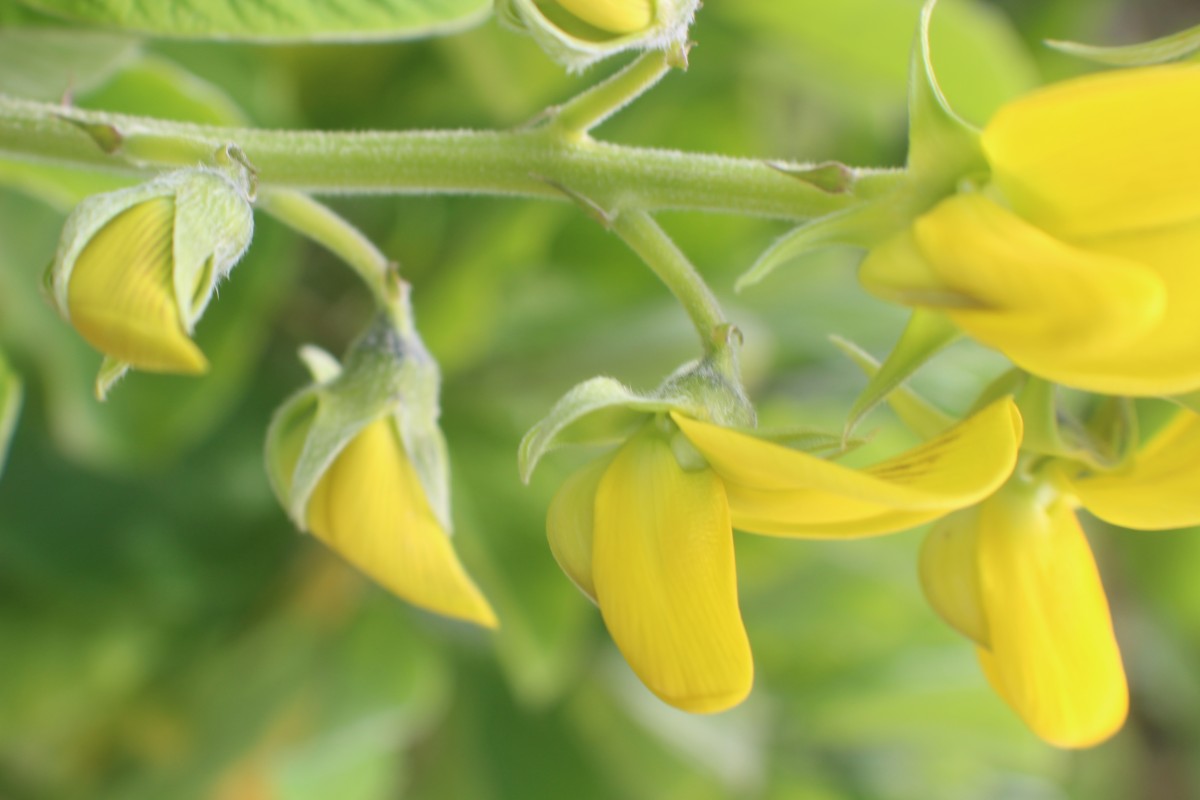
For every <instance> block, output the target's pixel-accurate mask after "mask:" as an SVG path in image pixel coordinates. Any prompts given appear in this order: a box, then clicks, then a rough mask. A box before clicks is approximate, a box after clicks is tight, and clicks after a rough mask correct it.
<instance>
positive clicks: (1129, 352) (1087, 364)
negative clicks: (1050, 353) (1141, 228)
mask: <svg viewBox="0 0 1200 800" xmlns="http://www.w3.org/2000/svg"><path fill="white" fill-rule="evenodd" d="M1082 246H1085V247H1087V248H1088V249H1089V250H1091V251H1094V252H1098V253H1104V254H1107V255H1113V256H1116V257H1118V258H1126V259H1130V260H1135V259H1136V260H1137V261H1138V262H1139V263H1140V264H1142V265H1143V266H1145V267H1147V268H1148V269H1150V270H1151V271H1153V272H1154V273H1155V274H1156V275H1157V276H1158V278H1159V279H1160V280H1161V281H1162V283H1163V285H1164V286H1165V287H1166V291H1167V304H1166V308H1165V311H1164V313H1163V314H1162V316H1161V318H1160V319H1159V321H1158V322H1157V323H1156V324H1155V325H1154V326H1153V327H1151V328H1150V329H1149V330H1148V331H1147V332H1146V333H1145V334H1144V335H1143V336H1141V337H1139V338H1138V339H1137V341H1135V342H1133V343H1131V344H1130V345H1128V346H1125V347H1122V348H1119V349H1117V348H1114V349H1113V350H1112V351H1111V352H1107V353H1100V354H1097V355H1095V356H1094V357H1091V358H1087V359H1080V360H1079V361H1078V362H1077V363H1075V364H1073V365H1071V366H1070V368H1069V369H1064V370H1062V372H1061V373H1060V374H1059V375H1058V376H1057V377H1056V378H1055V379H1056V380H1059V381H1060V382H1062V383H1066V384H1069V385H1072V386H1077V387H1079V388H1083V389H1089V390H1091V391H1096V392H1102V393H1105V394H1121V395H1127V396H1139V397H1141V396H1153V395H1172V394H1183V393H1185V392H1189V391H1194V390H1196V389H1198V388H1200V270H1198V269H1196V264H1197V263H1200V223H1188V224H1185V225H1177V226H1174V227H1169V228H1161V229H1157V230H1153V231H1147V232H1142V233H1136V234H1123V235H1119V236H1107V237H1104V238H1101V239H1092V240H1088V241H1087V242H1086V243H1084V244H1083V245H1082Z"/></svg>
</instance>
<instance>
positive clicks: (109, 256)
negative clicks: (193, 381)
mask: <svg viewBox="0 0 1200 800" xmlns="http://www.w3.org/2000/svg"><path fill="white" fill-rule="evenodd" d="M253 230H254V217H253V213H252V210H251V206H250V200H249V197H248V190H247V185H246V182H245V180H244V176H243V175H240V174H236V173H231V172H225V171H218V170H215V169H207V168H197V169H186V170H179V171H177V172H172V173H169V174H167V175H163V176H161V177H159V178H156V179H154V180H152V181H149V182H147V183H144V184H142V185H140V186H134V187H130V188H128V189H122V190H119V191H116V192H110V193H107V194H101V195H95V196H93V197H89V198H88V199H86V200H84V201H83V202H82V203H80V204H79V205H78V206H77V207H76V208H75V210H74V211H73V212H72V213H71V215H70V217H68V219H67V222H66V225H65V226H64V228H63V233H62V237H61V239H60V241H59V246H58V251H57V253H56V254H55V258H54V263H53V264H52V266H51V268H50V273H49V276H48V279H49V283H50V288H51V291H52V294H53V300H54V303H55V305H56V306H57V307H58V310H59V312H60V313H61V314H62V315H63V317H65V318H66V319H67V320H68V321H69V322H71V324H72V325H74V327H75V329H76V330H77V331H79V334H80V335H81V336H82V337H83V338H84V339H85V340H86V341H87V342H88V343H89V344H91V345H92V346H93V347H95V348H96V349H97V350H99V351H101V352H102V353H104V354H105V355H106V356H108V358H109V360H110V361H111V362H115V363H119V364H121V365H122V367H135V368H137V369H143V370H147V371H150V372H169V373H183V374H197V373H201V372H204V371H205V370H206V369H207V368H208V362H207V360H206V359H205V358H204V354H203V353H202V352H201V351H200V349H199V348H198V347H197V346H196V344H195V343H194V342H193V341H192V340H191V333H192V331H193V329H194V327H195V323H196V321H197V320H198V319H199V318H200V316H201V315H202V314H203V313H204V309H205V307H206V306H207V305H208V302H209V300H210V299H211V297H212V295H213V290H214V288H215V287H216V285H217V282H218V281H219V280H220V279H221V278H223V277H225V276H226V275H228V274H229V272H230V270H231V269H232V268H233V266H234V264H236V263H237V261H238V260H239V259H240V258H241V257H242V254H243V253H244V252H245V251H246V248H247V247H248V246H249V244H250V239H251V235H252V233H253ZM123 371H124V370H123V368H118V369H116V370H113V369H108V370H106V372H109V373H113V372H116V373H119V372H123Z"/></svg>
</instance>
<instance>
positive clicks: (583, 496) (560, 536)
mask: <svg viewBox="0 0 1200 800" xmlns="http://www.w3.org/2000/svg"><path fill="white" fill-rule="evenodd" d="M608 465H609V460H608V459H607V458H600V459H597V460H595V461H593V462H592V463H590V464H588V465H587V466H585V467H583V468H582V469H580V470H577V471H576V472H575V473H574V474H572V475H571V476H570V477H569V478H567V479H566V480H565V481H564V482H563V485H562V486H561V487H560V488H559V490H558V493H557V494H555V495H554V499H553V500H551V501H550V509H549V510H548V511H547V512H546V536H547V538H548V539H549V540H550V552H551V553H553V554H554V560H555V561H557V562H558V566H559V567H561V568H562V571H563V572H565V573H566V574H567V577H568V578H570V579H571V581H572V583H574V584H575V585H576V586H578V587H579V590H580V591H582V592H583V593H584V594H586V595H587V596H588V597H589V598H591V600H592V602H595V601H596V587H595V586H594V585H593V583H592V541H593V539H594V537H593V530H594V522H595V509H596V490H597V488H599V486H600V479H601V478H602V477H603V476H604V472H605V471H606V470H607V469H608Z"/></svg>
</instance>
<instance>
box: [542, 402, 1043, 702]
mask: <svg viewBox="0 0 1200 800" xmlns="http://www.w3.org/2000/svg"><path fill="white" fill-rule="evenodd" d="M1020 438H1021V420H1020V416H1019V415H1018V414H1017V412H1016V407H1015V405H1014V404H1013V403H1012V401H1011V400H1009V399H1007V398H1006V399H1004V400H1000V401H997V402H995V403H993V404H992V405H990V406H988V407H987V408H985V409H983V410H982V411H980V412H979V413H977V414H975V415H974V416H972V417H970V418H968V419H967V420H964V421H963V422H961V423H959V424H958V425H956V426H954V427H953V428H951V429H949V430H947V431H946V432H945V433H943V434H942V435H940V436H938V437H936V438H934V439H932V440H930V441H929V442H926V443H925V444H923V445H921V446H919V447H916V448H914V449H912V450H910V451H908V452H906V453H903V454H901V455H899V456H897V457H895V458H893V459H890V460H888V461H884V462H882V463H880V464H877V465H875V466H873V467H870V468H868V469H865V470H861V471H859V470H854V469H851V468H849V467H845V466H842V465H839V464H834V463H831V462H828V461H824V460H822V459H820V458H816V457H814V456H811V455H808V454H806V453H802V452H797V451H794V450H790V449H788V448H786V447H783V446H781V445H777V444H774V443H771V442H767V441H764V440H762V439H758V438H756V437H754V436H751V435H748V434H745V433H740V432H738V431H735V430H732V429H729V428H723V427H720V426H717V425H713V424H710V423H707V422H702V421H700V420H697V419H693V418H690V417H687V416H684V415H683V414H681V413H680V412H678V411H673V412H671V413H670V414H669V415H663V416H660V417H659V418H658V419H655V420H652V421H650V422H648V423H647V424H646V425H645V426H644V427H642V428H641V430H640V431H639V432H637V433H636V434H634V435H633V436H632V437H631V438H630V439H628V440H627V441H626V442H625V443H624V445H622V446H621V447H620V448H619V449H618V450H617V451H616V453H615V454H614V455H612V456H611V457H609V458H607V459H602V460H600V461H597V462H594V463H592V464H590V465H588V466H586V467H585V468H584V469H582V470H581V471H579V472H577V473H576V474H575V475H573V476H572V477H571V478H569V479H568V480H567V482H566V483H565V484H564V485H563V487H562V488H561V489H560V490H559V493H558V495H557V496H556V497H555V499H554V501H553V502H552V504H551V506H550V510H549V513H548V518H547V532H548V535H549V540H550V547H551V550H552V551H553V552H554V555H555V558H556V559H557V560H558V562H559V564H560V566H562V568H563V570H564V571H565V572H566V573H567V575H568V576H570V578H571V579H572V580H573V581H574V582H575V583H576V585H577V586H579V588H580V589H582V590H583V591H584V592H585V593H586V594H587V595H588V596H589V597H591V598H592V599H593V600H594V601H595V602H596V603H597V605H599V607H600V611H601V614H602V615H603V617H604V622H605V624H606V625H607V627H608V629H609V632H610V633H611V634H612V637H613V640H614V641H615V642H616V644H617V646H618V647H619V648H620V650H621V652H622V653H623V654H624V656H625V658H626V660H627V661H628V662H629V665H630V667H632V669H633V671H634V672H635V673H636V674H637V675H638V677H639V678H641V680H642V681H643V683H645V684H646V686H647V687H649V688H650V690H651V691H653V692H654V693H655V694H657V695H658V696H659V697H660V698H662V699H663V700H664V701H666V702H667V703H669V704H671V705H673V706H675V707H677V708H681V709H684V710H686V711H692V712H698V713H707V712H715V711H722V710H724V709H727V708H729V707H731V706H733V705H736V704H737V703H739V702H740V701H741V700H742V699H743V698H744V697H745V696H746V694H747V693H748V692H749V691H750V687H751V684H752V682H753V673H754V668H753V662H752V658H751V654H750V645H749V642H748V640H747V637H746V632H745V629H744V627H743V625H742V619H741V615H740V613H739V610H738V600H737V585H736V574H735V570H734V555H733V528H735V527H736V528H741V529H743V530H747V531H750V532H754V533H764V534H768V535H774V536H797V537H808V538H820V537H825V538H846V537H855V536H869V535H875V534H882V533H889V532H892V531H897V530H903V529H905V528H909V527H912V526H914V525H918V524H920V523H923V522H927V521H929V520H932V519H936V518H938V517H941V516H943V515H945V514H948V513H950V512H952V511H954V510H957V509H960V508H964V507H966V506H969V505H972V504H974V503H977V502H979V501H980V500H982V499H983V498H985V497H987V496H988V495H989V494H991V493H992V492H993V491H995V490H996V488H997V487H998V486H1000V485H1001V484H1002V483H1003V482H1004V481H1005V480H1006V479H1007V477H1008V476H1009V474H1010V473H1011V472H1012V469H1013V466H1014V464H1015V462H1016V456H1017V449H1018V445H1019V442H1020Z"/></svg>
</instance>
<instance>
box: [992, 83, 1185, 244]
mask: <svg viewBox="0 0 1200 800" xmlns="http://www.w3.org/2000/svg"><path fill="white" fill-rule="evenodd" d="M1197 131H1200V66H1197V65H1194V64H1186V65H1185V64H1178V65H1167V66H1156V67H1146V68H1142V69H1125V70H1114V71H1111V72H1103V73H1099V74H1096V75H1089V76H1087V77H1083V78H1077V79H1075V80H1070V81H1064V82H1062V83H1058V84H1055V85H1053V86H1049V87H1046V88H1045V89H1042V90H1040V91H1037V92H1033V93H1031V94H1028V95H1025V96H1024V97H1022V98H1020V99H1018V100H1016V101H1014V102H1012V103H1009V104H1008V105H1006V106H1005V107H1004V108H1002V109H1001V110H1000V111H999V112H998V113H997V114H996V116H995V117H994V118H993V119H992V120H991V122H990V123H989V124H988V126H987V128H986V129H985V130H984V132H983V147H984V152H985V153H986V155H987V159H988V162H989V163H990V164H991V166H992V175H993V179H994V181H995V182H996V184H997V185H998V186H999V187H1000V189H1001V190H1002V191H1003V193H1004V196H1005V197H1006V198H1007V199H1008V200H1009V201H1010V202H1011V203H1012V205H1013V207H1014V208H1015V209H1016V210H1017V211H1018V213H1020V214H1021V215H1022V216H1024V217H1026V218H1027V219H1030V220H1032V221H1034V222H1035V223H1036V224H1037V225H1039V226H1041V227H1043V228H1046V229H1047V230H1050V231H1053V232H1054V233H1055V234H1057V235H1060V236H1065V237H1072V238H1076V237H1088V236H1095V235H1098V234H1105V233H1112V232H1118V231H1131V230H1143V229H1149V228H1155V227H1160V226H1165V225H1172V224H1177V223H1181V222H1184V221H1187V220H1195V219H1198V218H1200V193H1197V192H1196V186H1198V185H1200V159H1197V158H1196V157H1195V145H1196V134H1197Z"/></svg>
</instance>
